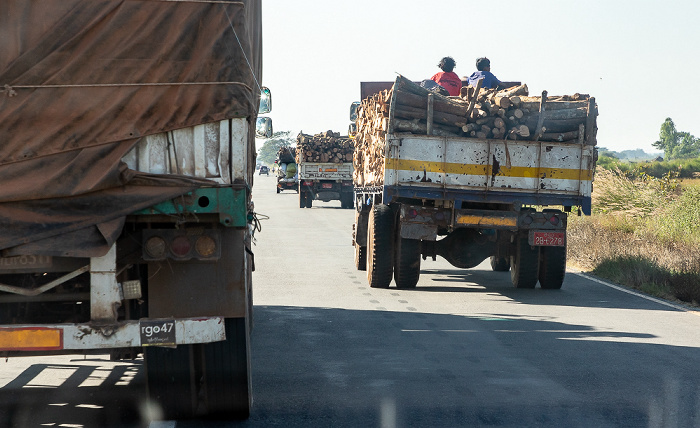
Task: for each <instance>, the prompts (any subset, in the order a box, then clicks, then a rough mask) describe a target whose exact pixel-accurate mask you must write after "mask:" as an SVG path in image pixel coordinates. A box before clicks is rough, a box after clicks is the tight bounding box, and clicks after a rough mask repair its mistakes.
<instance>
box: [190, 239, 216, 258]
mask: <svg viewBox="0 0 700 428" xmlns="http://www.w3.org/2000/svg"><path fill="white" fill-rule="evenodd" d="M194 248H195V249H196V250H197V252H198V253H199V254H200V255H201V256H203V257H211V255H212V254H214V252H215V251H216V242H214V240H213V239H212V238H211V237H209V236H206V235H202V236H200V237H199V238H197V242H195V244H194Z"/></svg>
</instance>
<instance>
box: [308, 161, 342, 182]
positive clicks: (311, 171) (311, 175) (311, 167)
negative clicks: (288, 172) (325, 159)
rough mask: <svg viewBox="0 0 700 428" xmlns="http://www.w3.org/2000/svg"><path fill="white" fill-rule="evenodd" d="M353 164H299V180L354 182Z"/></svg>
mask: <svg viewBox="0 0 700 428" xmlns="http://www.w3.org/2000/svg"><path fill="white" fill-rule="evenodd" d="M352 171H353V167H352V163H350V162H345V163H311V162H304V163H301V164H299V179H306V180H314V179H315V180H352Z"/></svg>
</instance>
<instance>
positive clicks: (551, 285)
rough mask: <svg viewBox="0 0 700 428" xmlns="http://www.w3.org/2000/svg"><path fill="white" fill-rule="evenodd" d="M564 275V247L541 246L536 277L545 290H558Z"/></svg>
mask: <svg viewBox="0 0 700 428" xmlns="http://www.w3.org/2000/svg"><path fill="white" fill-rule="evenodd" d="M564 275H566V247H565V246H564V247H541V249H540V269H539V274H538V278H539V280H540V287H542V288H544V289H545V290H559V289H560V288H561V286H562V284H563V283H564Z"/></svg>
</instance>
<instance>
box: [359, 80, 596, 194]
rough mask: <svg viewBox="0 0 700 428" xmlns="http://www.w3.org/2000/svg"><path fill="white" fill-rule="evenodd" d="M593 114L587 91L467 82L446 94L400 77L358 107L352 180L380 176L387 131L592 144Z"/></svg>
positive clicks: (362, 182)
mask: <svg viewBox="0 0 700 428" xmlns="http://www.w3.org/2000/svg"><path fill="white" fill-rule="evenodd" d="M392 103H393V104H392ZM392 105H393V111H390V109H391V108H392ZM597 115H598V110H597V106H596V103H595V98H593V97H590V96H588V95H582V94H574V95H565V96H555V97H549V96H548V94H547V92H546V91H544V92H542V95H541V96H529V93H528V88H527V85H520V86H516V87H514V88H508V89H503V90H500V91H498V90H496V89H485V90H484V89H481V88H480V87H476V88H474V87H471V86H468V87H463V88H462V91H461V93H460V96H459V97H446V96H443V95H440V94H436V93H433V92H430V91H428V90H427V89H425V88H422V87H420V86H419V85H417V84H415V83H414V82H412V81H410V80H409V79H407V78H405V77H403V76H399V77H398V78H397V79H396V82H395V83H394V86H393V87H392V89H391V90H384V91H382V92H379V93H377V94H374V95H373V96H371V97H368V98H366V99H364V100H362V102H361V104H360V107H359V108H358V110H357V116H358V117H357V121H356V124H357V136H356V137H355V145H356V148H357V150H356V151H355V159H354V167H355V168H354V171H355V172H354V174H355V177H354V178H355V183H356V184H358V185H365V186H366V185H374V184H378V183H379V179H380V178H381V177H383V176H384V150H385V137H386V134H387V133H388V132H389V133H406V132H408V133H413V134H420V135H437V136H444V137H466V138H478V139H498V140H528V141H556V142H560V143H572V144H588V145H595V144H596V132H597V128H596V116H597ZM390 117H391V120H390Z"/></svg>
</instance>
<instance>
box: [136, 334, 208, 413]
mask: <svg viewBox="0 0 700 428" xmlns="http://www.w3.org/2000/svg"><path fill="white" fill-rule="evenodd" d="M191 354H192V345H180V346H178V347H177V348H161V347H158V346H149V347H144V350H143V356H144V360H145V362H146V381H147V389H148V396H149V400H150V401H151V403H152V404H153V405H154V406H155V407H156V408H157V410H158V413H157V414H158V416H159V417H160V418H162V419H166V420H174V419H189V418H192V417H193V416H194V409H193V408H192V402H193V400H194V399H195V398H196V397H197V393H196V388H195V387H194V384H193V382H192V377H193V376H191V369H190V359H191Z"/></svg>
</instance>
